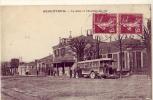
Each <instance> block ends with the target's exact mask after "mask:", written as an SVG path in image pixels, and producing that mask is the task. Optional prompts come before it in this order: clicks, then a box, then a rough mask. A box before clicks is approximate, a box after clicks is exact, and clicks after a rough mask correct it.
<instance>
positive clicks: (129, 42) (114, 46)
mask: <svg viewBox="0 0 153 100" xmlns="http://www.w3.org/2000/svg"><path fill="white" fill-rule="evenodd" d="M121 42H122V43H121V44H122V50H123V51H125V50H127V48H131V49H132V50H141V49H144V45H143V43H142V42H141V41H140V40H139V39H133V38H127V39H123V40H121ZM119 47H120V46H119V41H112V42H107V43H100V49H101V50H100V51H101V53H109V52H110V53H113V52H118V51H119Z"/></svg>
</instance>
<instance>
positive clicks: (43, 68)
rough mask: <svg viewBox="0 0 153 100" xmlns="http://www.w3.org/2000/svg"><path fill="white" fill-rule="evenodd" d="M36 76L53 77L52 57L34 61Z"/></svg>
mask: <svg viewBox="0 0 153 100" xmlns="http://www.w3.org/2000/svg"><path fill="white" fill-rule="evenodd" d="M35 62H36V71H37V74H38V75H51V76H53V75H54V68H53V55H49V56H46V57H44V58H41V59H37V60H35Z"/></svg>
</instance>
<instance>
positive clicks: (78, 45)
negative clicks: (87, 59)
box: [70, 35, 88, 61]
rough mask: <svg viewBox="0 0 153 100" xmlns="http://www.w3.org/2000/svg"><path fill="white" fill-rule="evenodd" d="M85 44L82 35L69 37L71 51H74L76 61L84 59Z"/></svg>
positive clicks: (85, 40)
mask: <svg viewBox="0 0 153 100" xmlns="http://www.w3.org/2000/svg"><path fill="white" fill-rule="evenodd" d="M87 44H88V42H87V39H85V36H83V35H81V36H79V37H75V38H72V39H71V41H70V47H71V48H72V51H74V52H75V53H76V56H77V61H83V60H84V49H85V48H86V45H87Z"/></svg>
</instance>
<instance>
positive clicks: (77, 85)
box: [1, 75, 151, 100]
mask: <svg viewBox="0 0 153 100" xmlns="http://www.w3.org/2000/svg"><path fill="white" fill-rule="evenodd" d="M1 81H2V90H1V91H2V92H1V95H2V100H151V80H150V79H149V78H148V77H147V76H145V75H139V76H138V75H133V76H129V77H126V78H122V79H89V78H80V79H74V78H71V79H70V78H68V77H51V76H49V77H36V76H33V77H19V76H18V77H4V78H3V77H2V79H1Z"/></svg>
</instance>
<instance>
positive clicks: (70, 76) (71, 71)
mask: <svg viewBox="0 0 153 100" xmlns="http://www.w3.org/2000/svg"><path fill="white" fill-rule="evenodd" d="M70 78H72V69H71V68H70Z"/></svg>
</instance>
